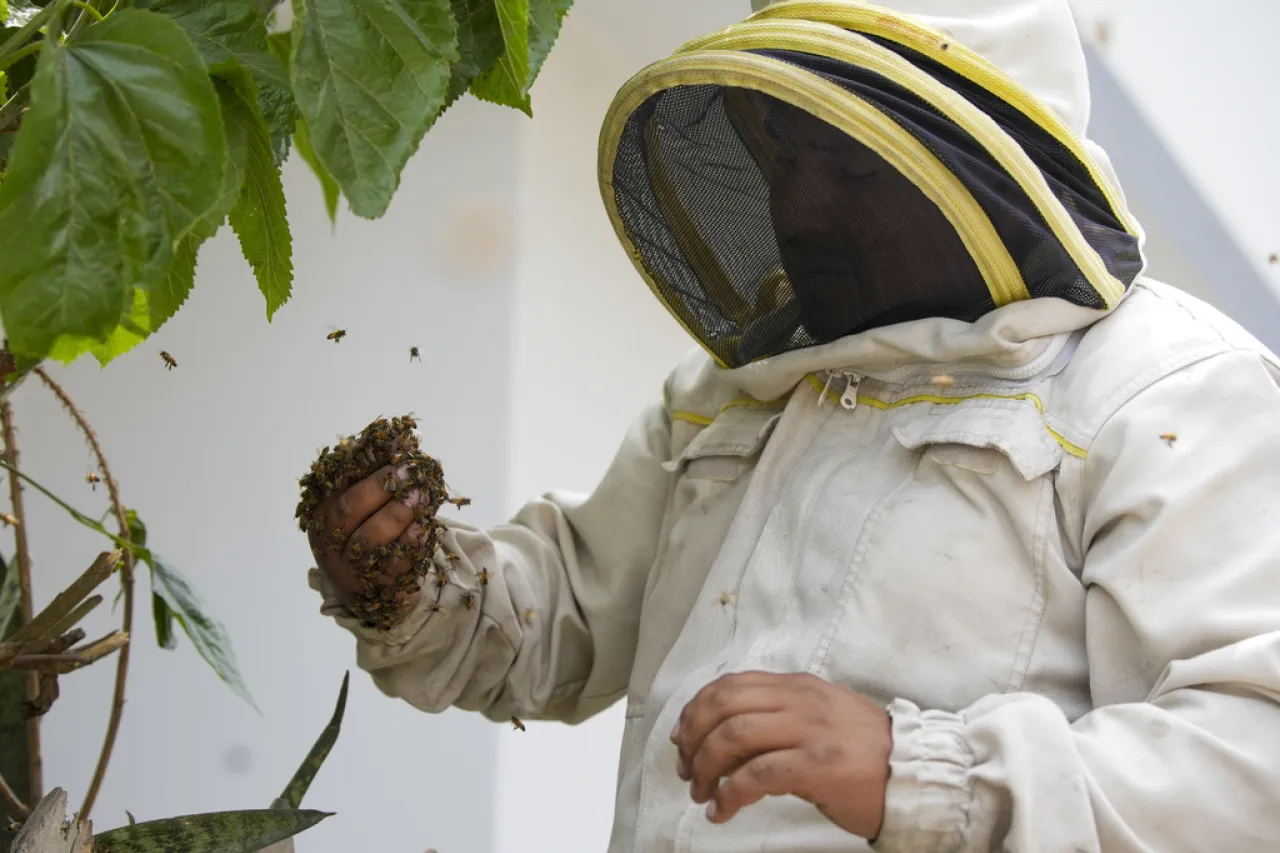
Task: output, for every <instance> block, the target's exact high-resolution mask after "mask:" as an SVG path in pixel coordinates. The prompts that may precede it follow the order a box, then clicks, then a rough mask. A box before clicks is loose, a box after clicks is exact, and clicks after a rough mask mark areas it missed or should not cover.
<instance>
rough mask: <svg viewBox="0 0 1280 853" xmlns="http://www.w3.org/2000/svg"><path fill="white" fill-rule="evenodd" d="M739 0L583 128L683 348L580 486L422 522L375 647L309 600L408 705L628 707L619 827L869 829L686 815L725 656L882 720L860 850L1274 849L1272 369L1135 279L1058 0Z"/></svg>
mask: <svg viewBox="0 0 1280 853" xmlns="http://www.w3.org/2000/svg"><path fill="white" fill-rule="evenodd" d="M755 6H756V7H757V13H756V14H755V15H753V16H752V18H751V19H749V20H748V21H746V22H744V23H742V24H739V25H735V26H733V27H729V28H727V29H725V30H722V31H720V32H717V33H714V34H712V35H709V36H707V37H705V38H703V39H699V40H698V41H696V42H694V43H691V44H690V45H687V46H686V47H685V48H683V49H682V50H681V51H679V52H678V53H677V54H676V55H674V56H672V57H670V58H668V59H664V60H662V61H660V62H657V63H655V64H653V65H652V66H650V67H648V68H646V69H644V70H642V71H641V72H639V73H638V74H637V75H636V77H635V78H634V79H633V80H632V81H630V82H629V83H628V84H627V86H626V87H624V89H623V90H622V91H621V92H620V93H619V95H618V97H617V99H616V100H615V102H614V105H613V107H612V109H611V110H610V112H609V115H608V116H607V117H606V119H605V122H604V129H603V132H602V135H601V149H600V178H601V187H602V194H603V198H604V202H605V208H606V210H607V212H608V214H609V215H610V217H611V219H612V221H613V223H614V225H615V228H616V231H617V234H618V236H619V239H620V241H621V242H622V243H623V246H624V247H625V249H626V251H627V252H628V253H629V254H630V256H631V257H632V259H633V260H634V262H635V265H636V269H637V272H638V273H639V275H640V277H641V278H643V279H644V280H645V281H646V283H647V284H648V285H649V286H650V288H651V289H652V290H653V292H654V294H655V295H656V296H657V297H658V298H659V299H660V300H661V301H662V302H663V304H664V305H665V306H666V307H667V308H668V309H669V310H670V311H671V313H672V315H673V316H674V317H675V319H676V320H677V321H679V322H680V323H682V324H683V325H684V326H685V328H686V329H688V330H689V332H690V334H691V335H692V337H693V338H694V339H695V340H696V341H697V342H698V344H699V347H698V348H697V349H696V350H694V351H693V352H692V353H691V354H690V355H689V357H688V358H687V359H686V360H685V361H684V362H683V363H682V364H680V365H679V366H677V367H676V369H675V370H674V371H673V372H672V373H671V376H670V378H669V379H668V381H667V383H666V385H665V388H664V389H663V394H662V397H661V399H660V400H659V401H657V402H655V403H654V405H653V406H652V407H650V408H649V409H648V410H647V411H645V412H644V413H643V414H642V415H641V416H640V417H639V418H638V419H637V421H636V422H635V425H634V427H633V428H632V430H631V431H630V433H629V434H628V435H627V436H626V438H625V439H624V441H623V444H622V446H621V448H620V450H619V452H618V455H617V458H616V460H615V461H614V463H613V464H612V466H611V467H610V469H609V470H608V472H607V474H606V475H605V477H604V479H603V481H602V482H601V484H600V485H599V487H598V488H597V490H596V491H595V492H593V493H592V494H591V495H585V496H579V495H570V494H564V493H554V492H553V493H549V494H547V495H546V496H544V497H542V498H539V499H536V500H533V501H531V502H530V503H529V504H528V505H526V506H525V508H524V509H523V510H522V511H521V512H520V513H519V514H518V515H517V516H516V518H515V519H513V520H512V521H511V522H510V523H509V524H505V525H501V526H497V527H493V528H488V529H479V528H475V527H472V526H469V525H465V524H461V523H451V525H450V530H449V532H448V534H447V535H446V537H445V547H446V549H447V550H449V551H452V552H454V553H456V554H457V555H459V557H460V559H458V561H457V562H456V564H454V565H453V566H452V568H450V569H449V570H448V572H447V575H442V577H447V583H445V584H444V585H443V586H442V587H440V588H438V589H437V588H436V587H434V586H433V587H430V588H429V589H428V591H427V593H426V594H424V595H423V597H422V599H421V600H420V601H419V603H418V605H417V607H416V609H415V610H414V611H413V612H412V613H410V614H409V615H408V616H407V617H406V618H405V619H404V620H403V621H402V622H401V623H400V624H398V625H397V626H396V627H395V628H394V629H392V630H391V631H388V632H383V631H377V630H374V629H371V628H367V627H364V626H362V625H360V624H358V623H357V622H356V621H355V620H353V619H351V618H350V617H349V615H347V614H346V612H345V611H344V610H343V609H342V606H341V604H340V603H339V600H338V598H337V596H336V595H335V591H334V587H333V585H332V584H331V583H330V582H329V580H328V579H327V578H326V577H325V576H324V575H323V574H322V573H321V572H319V571H313V572H312V573H311V579H312V585H313V586H314V587H315V588H316V589H317V590H319V591H320V592H321V593H322V594H324V596H325V604H324V612H325V613H327V614H329V615H332V616H334V617H335V618H336V619H337V621H338V622H339V623H340V624H342V625H343V626H344V627H346V628H348V629H349V630H351V631H352V632H353V633H354V634H355V636H356V638H357V641H358V648H359V662H360V665H361V666H362V667H363V668H364V669H366V670H367V671H368V672H370V673H371V674H372V676H373V678H374V680H375V682H376V683H377V684H378V686H379V687H380V688H381V689H382V690H383V691H385V692H386V693H387V694H389V695H392V696H398V697H401V698H403V699H404V700H405V701H407V702H410V703H412V704H413V705H415V706H417V707H419V708H421V709H423V710H424V711H428V712H438V711H442V710H444V709H445V708H448V707H450V706H458V707H461V708H465V709H473V710H477V711H481V712H483V713H484V714H485V715H487V716H488V717H490V718H492V719H494V720H504V721H505V720H506V719H507V718H509V717H510V716H511V715H513V714H516V715H519V716H521V717H530V718H543V719H559V720H565V721H568V722H577V721H581V720H583V719H585V718H587V717H590V716H591V715H593V714H596V713H598V712H599V711H601V710H602V709H604V708H606V707H608V706H610V705H612V704H613V703H615V702H617V701H619V700H623V699H625V701H626V703H627V723H626V733H625V738H624V743H623V748H622V755H621V770H620V774H619V787H618V798H617V813H616V819H615V828H614V833H613V838H612V842H611V844H610V851H611V853H651V851H690V853H720V851H724V853H729V851H733V852H734V853H741V851H746V850H753V851H767V853H772V851H777V853H782V851H786V853H797V851H804V853H834V851H853V850H861V849H867V842H866V841H864V840H863V839H860V838H856V837H854V836H852V835H850V834H848V833H846V832H844V831H843V830H841V829H839V828H838V827H837V826H835V825H834V824H832V823H831V822H829V821H827V820H826V818H824V817H823V816H822V815H821V814H820V813H819V812H818V811H817V810H816V809H815V808H814V807H813V806H811V805H810V804H808V803H806V802H804V801H802V800H800V799H798V798H795V797H776V798H771V799H767V800H764V801H762V802H760V803H758V804H756V805H753V806H750V807H748V808H747V809H745V810H744V811H742V812H741V814H739V815H738V816H736V817H735V818H734V819H733V820H731V821H729V822H728V823H726V824H724V825H713V824H711V823H708V822H707V820H706V819H705V817H704V816H703V810H702V808H701V807H700V806H698V805H696V804H694V803H693V802H692V801H691V799H690V797H689V790H688V786H687V785H686V784H685V783H683V782H681V781H680V779H679V778H678V777H677V775H676V770H675V750H674V747H673V746H672V745H671V743H670V742H669V739H668V735H669V733H670V731H671V729H672V725H673V723H674V722H675V721H676V719H677V717H678V716H679V714H680V711H681V709H682V708H683V707H684V706H685V705H686V703H688V702H689V701H690V699H691V698H692V697H693V696H694V694H695V693H696V692H697V691H698V690H699V689H700V688H702V687H703V686H704V685H706V684H707V683H709V682H711V681H713V680H714V679H716V678H717V677H718V676H720V675H721V674H723V673H726V672H738V671H746V670H765V671H769V672H778V673H793V672H795V673H803V672H807V673H811V674H813V675H816V676H818V677H820V678H822V679H824V680H826V681H828V682H832V683H834V684H837V685H841V686H844V687H847V688H849V689H850V690H853V691H856V692H858V693H861V694H863V695H865V696H868V697H871V698H872V699H874V700H876V701H878V702H881V703H884V704H885V705H886V706H887V707H888V708H890V709H891V711H892V719H893V729H892V734H893V748H892V755H891V759H890V766H891V771H892V774H891V777H890V781H889V786H888V791H887V796H886V801H885V820H884V825H883V827H882V830H881V832H880V834H879V837H878V838H877V839H876V840H875V843H874V846H875V849H877V850H881V851H886V853H915V851H928V853H934V851H936V853H962V852H963V853H978V851H988V850H1006V851H1013V853H1059V852H1060V853H1154V852H1155V851H1159V853H1173V851H1206V850H1223V851H1232V853H1272V851H1276V850H1280V525H1277V520H1278V519H1280V440H1277V430H1278V429H1280V389H1278V387H1277V379H1278V378H1280V362H1278V361H1277V359H1276V357H1275V356H1274V355H1272V354H1271V353H1270V352H1268V351H1266V349H1265V348H1263V347H1262V346H1261V345H1260V344H1259V343H1258V342H1256V341H1255V340H1253V339H1252V338H1251V337H1249V336H1248V335H1247V334H1246V333H1245V332H1243V331H1242V330H1241V329H1240V328H1239V327H1238V326H1236V325H1235V324H1234V323H1232V322H1231V321H1229V320H1227V319H1226V318H1224V317H1222V316H1221V315H1220V314H1218V313H1217V312H1215V311H1214V310H1212V309H1211V308H1209V307H1207V306H1205V305H1204V304H1202V303H1200V302H1198V301H1196V300H1195V299H1193V298H1190V297H1188V296H1186V295H1184V294H1182V293H1180V292H1178V291H1176V290H1174V289H1172V288H1170V287H1168V286H1165V285H1163V284H1160V283H1157V282H1153V281H1150V280H1148V279H1146V278H1145V277H1144V276H1143V275H1142V271H1143V267H1144V262H1143V258H1142V232H1141V230H1140V228H1139V226H1138V224H1137V223H1136V222H1135V221H1134V220H1133V217H1132V216H1131V215H1130V213H1129V212H1128V210H1127V208H1126V206H1125V202H1124V197H1123V194H1122V193H1121V190H1120V188H1119V184H1118V182H1117V180H1116V176H1115V175H1114V174H1113V172H1112V169H1111V167H1110V165H1109V163H1108V162H1107V160H1106V157H1105V155H1104V154H1103V153H1102V152H1101V151H1100V150H1099V149H1098V148H1097V147H1096V146H1095V145H1093V144H1092V143H1090V142H1088V141H1087V138H1086V131H1087V124H1088V116H1089V97H1088V85H1087V80H1086V75H1085V64H1084V57H1083V54H1082V51H1081V46H1080V43H1079V41H1078V37H1077V34H1076V30H1075V27H1074V24H1073V21H1072V18H1071V14H1070V11H1069V9H1068V6H1067V2H1066V0H914V2H912V0H902V2H893V3H888V4H887V6H872V5H868V4H864V3H859V2H808V1H807V0H786V2H779V3H773V4H769V5H768V6H767V7H766V8H760V7H762V6H765V4H763V3H760V2H758V0H757V2H756V3H755ZM610 286H623V285H622V284H616V285H610ZM628 286H629V285H628ZM616 322H619V323H622V322H626V318H623V317H619V318H616ZM590 356H591V354H590V353H584V354H583V357H584V358H588V357H590ZM566 417H568V415H566ZM439 559H440V561H442V565H444V564H445V563H447V558H446V557H445V556H443V555H442V556H441V557H440V558H439ZM482 571H483V572H484V574H483V577H482V576H481V572H482ZM484 580H487V583H485V582H483V581H484ZM476 602H478V604H477V603H476Z"/></svg>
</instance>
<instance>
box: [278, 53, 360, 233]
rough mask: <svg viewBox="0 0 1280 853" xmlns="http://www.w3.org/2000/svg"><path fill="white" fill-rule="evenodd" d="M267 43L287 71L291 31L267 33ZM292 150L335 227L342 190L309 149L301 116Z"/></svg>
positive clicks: (289, 58)
mask: <svg viewBox="0 0 1280 853" xmlns="http://www.w3.org/2000/svg"><path fill="white" fill-rule="evenodd" d="M267 43H268V44H269V45H271V52H272V53H274V54H275V56H276V58H277V59H279V60H280V64H281V65H283V66H284V67H285V70H286V71H288V70H289V68H290V63H291V62H292V54H293V33H292V31H290V32H283V33H269V34H268V35H267ZM293 150H294V151H296V152H298V156H299V157H301V158H302V160H303V162H304V163H306V164H307V166H308V167H309V168H310V169H311V174H313V175H315V176H316V180H318V181H319V182H320V191H321V192H323V193H324V210H325V213H327V214H328V215H329V224H330V225H337V224H338V199H339V197H341V195H342V190H341V189H339V188H338V182H337V181H335V180H334V179H333V175H330V174H329V170H328V169H326V168H325V167H324V164H323V163H321V162H320V160H319V159H318V158H317V157H316V152H315V151H314V150H313V149H312V147H311V131H310V130H309V129H308V128H307V120H306V119H304V118H303V117H302V116H301V115H299V116H298V122H297V124H296V125H295V126H294V129H293Z"/></svg>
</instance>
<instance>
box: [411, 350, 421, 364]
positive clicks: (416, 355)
mask: <svg viewBox="0 0 1280 853" xmlns="http://www.w3.org/2000/svg"><path fill="white" fill-rule="evenodd" d="M414 361H422V354H421V353H419V352H418V348H417V347H409V362H410V363H412V362H414Z"/></svg>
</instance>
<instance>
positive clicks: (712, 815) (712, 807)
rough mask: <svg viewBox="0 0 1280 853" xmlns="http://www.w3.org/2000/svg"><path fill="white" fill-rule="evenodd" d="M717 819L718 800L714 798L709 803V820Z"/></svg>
mask: <svg viewBox="0 0 1280 853" xmlns="http://www.w3.org/2000/svg"><path fill="white" fill-rule="evenodd" d="M715 819H716V801H715V800H712V801H711V802H709V803H707V820H715Z"/></svg>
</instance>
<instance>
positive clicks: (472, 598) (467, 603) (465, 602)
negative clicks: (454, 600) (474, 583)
mask: <svg viewBox="0 0 1280 853" xmlns="http://www.w3.org/2000/svg"><path fill="white" fill-rule="evenodd" d="M462 606H463V607H465V608H467V609H468V610H470V609H471V608H473V607H475V606H476V594H475V593H474V592H464V593H463V594H462Z"/></svg>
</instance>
